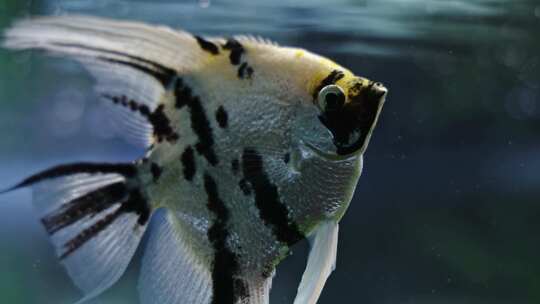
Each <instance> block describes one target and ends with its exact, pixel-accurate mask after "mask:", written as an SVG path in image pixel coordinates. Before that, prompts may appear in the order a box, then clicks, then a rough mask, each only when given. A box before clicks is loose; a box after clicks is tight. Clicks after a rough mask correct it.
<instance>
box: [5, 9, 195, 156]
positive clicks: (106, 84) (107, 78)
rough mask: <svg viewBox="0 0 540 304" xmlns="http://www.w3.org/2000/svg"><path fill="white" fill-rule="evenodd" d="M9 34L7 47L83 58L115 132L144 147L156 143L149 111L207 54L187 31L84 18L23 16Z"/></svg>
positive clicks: (6, 41) (161, 101)
mask: <svg viewBox="0 0 540 304" xmlns="http://www.w3.org/2000/svg"><path fill="white" fill-rule="evenodd" d="M4 38H5V40H4V42H3V45H4V46H5V47H7V48H11V49H17V50H24V49H40V50H45V51H48V52H51V53H52V54H56V55H62V54H65V55H70V56H72V57H73V58H74V59H76V60H77V61H79V62H81V63H82V64H83V66H84V67H85V68H87V69H88V70H89V71H90V73H91V74H92V75H93V76H94V78H95V79H96V85H95V89H96V92H97V94H98V95H99V98H100V100H102V101H104V104H105V105H107V108H106V111H105V112H106V114H107V115H108V116H109V117H110V118H111V119H110V121H111V122H112V124H111V125H112V126H113V127H114V128H115V129H116V130H115V131H116V132H117V133H120V135H122V136H123V137H124V138H126V139H127V140H128V142H130V143H133V144H136V145H138V146H143V147H148V146H149V145H150V144H151V134H152V125H151V123H150V121H149V113H151V112H153V111H154V110H155V108H156V106H157V105H158V104H159V103H164V102H165V100H164V99H165V98H167V96H168V97H169V98H170V95H167V94H165V93H164V92H165V90H166V89H167V88H168V87H169V86H171V85H172V83H173V81H174V79H175V77H177V75H178V74H181V73H184V72H186V71H187V70H188V67H189V68H193V67H194V66H195V65H196V64H197V63H198V62H201V60H200V58H202V55H203V54H204V53H203V51H202V50H201V49H200V47H199V45H198V44H197V41H196V39H195V38H194V37H193V36H192V35H190V34H188V33H186V32H182V31H173V30H171V29H169V28H166V27H157V26H150V25H145V24H141V23H136V22H126V21H112V20H107V19H100V18H93V17H82V16H56V17H38V18H32V19H26V20H21V21H18V22H16V23H14V25H13V26H12V27H11V28H9V29H8V30H6V31H5V33H4Z"/></svg>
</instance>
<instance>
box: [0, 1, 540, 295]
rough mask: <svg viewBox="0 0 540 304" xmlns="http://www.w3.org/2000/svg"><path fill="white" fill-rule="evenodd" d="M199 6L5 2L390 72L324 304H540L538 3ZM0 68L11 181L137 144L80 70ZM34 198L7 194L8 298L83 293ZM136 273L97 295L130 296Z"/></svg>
mask: <svg viewBox="0 0 540 304" xmlns="http://www.w3.org/2000/svg"><path fill="white" fill-rule="evenodd" d="M204 2H205V1H197V0H192V1H191V0H190V1H181V2H180V1H111V0H108V1H103V0H98V1H78V0H76V1H72V0H69V1H68V0H62V1H28V2H17V1H13V3H16V4H10V3H11V2H9V1H8V2H5V3H3V4H5V5H4V6H0V20H2V21H3V22H4V23H2V24H6V23H7V20H13V18H15V17H14V16H26V15H32V14H67V13H76V14H91V15H100V16H108V17H116V18H123V19H136V20H141V21H146V22H151V23H157V24H166V25H169V26H171V27H174V28H184V29H187V30H190V31H193V32H196V33H203V34H208V35H232V34H238V33H241V34H244V33H250V34H255V35H262V36H264V37H268V38H270V39H272V40H276V41H277V42H279V43H280V44H282V45H294V46H300V47H305V48H307V49H310V50H313V51H316V52H318V53H321V54H323V55H326V56H329V57H331V58H333V59H335V60H336V61H337V62H339V63H342V64H343V65H345V66H347V67H349V68H350V69H351V70H353V71H355V72H357V73H359V74H361V75H366V76H368V77H370V78H373V79H377V80H381V81H382V82H384V83H385V84H386V85H387V86H388V87H389V88H390V95H389V98H388V102H387V103H386V105H385V108H384V111H383V115H382V118H381V122H380V125H379V127H378V128H377V131H376V133H375V135H374V139H373V141H372V143H371V145H370V148H369V150H368V152H367V155H366V166H365V171H364V174H363V176H362V178H361V181H360V184H359V187H358V190H357V193H356V195H355V199H354V201H353V202H352V204H351V207H350V210H349V212H348V214H347V215H346V217H345V218H344V220H343V223H342V227H341V229H340V230H341V233H342V234H341V241H340V251H339V261H338V271H337V272H336V273H334V274H333V276H332V279H331V281H330V282H329V284H328V287H327V288H326V289H325V291H324V293H323V296H322V298H321V302H320V303H334V302H338V303H342V302H343V303H349V302H351V301H353V300H354V301H355V302H357V301H358V302H362V303H367V304H369V303H374V304H375V303H465V302H467V303H475V304H476V303H505V304H506V303H508V304H509V303H538V302H539V301H540V292H539V291H538V288H537V286H535V282H538V277H539V273H540V271H538V270H539V269H540V264H539V262H538V259H537V257H536V253H537V252H538V249H540V244H539V242H538V240H537V238H536V237H535V236H531V234H534V233H531V232H534V231H539V230H538V228H540V227H538V223H539V222H540V221H538V214H540V209H539V208H538V206H536V202H537V199H538V196H539V194H540V193H539V189H540V188H539V187H538V186H539V184H540V178H539V175H538V173H537V172H540V171H539V170H540V162H539V161H538V151H539V149H540V145H539V143H538V134H540V120H539V118H540V105H539V102H540V91H539V90H540V40H539V39H538V30H539V29H540V5H539V4H538V3H536V2H535V1H510V0H508V1H505V0H477V1H465V0H461V1H457V0H453V1H438V0H378V1H374V0H371V1H370V0H358V1H353V0H339V1H333V2H331V3H329V2H328V1H322V0H315V1H308V0H302V1H293V0H277V1H272V2H271V1H248V0H238V1H233V0H228V1H219V0H214V1H212V2H211V3H210V5H209V6H207V5H206V4H204ZM10 10H13V11H10ZM2 18H3V19H6V20H3V19H2ZM0 64H2V65H1V67H2V69H1V70H2V72H1V74H0V75H1V76H0V77H1V80H0V102H1V103H0V107H1V108H0V136H1V137H0V138H2V139H3V141H1V142H0V148H1V149H0V163H1V164H2V171H1V172H0V187H4V186H8V185H11V184H13V183H15V182H16V181H17V180H20V179H21V178H22V177H24V176H25V175H28V174H30V173H32V172H36V171H37V170H39V169H43V168H46V167H48V166H50V165H52V164H58V163H62V162H67V161H74V160H101V161H103V160H108V161H126V160H130V159H135V158H137V157H138V156H140V155H141V153H142V151H140V150H134V149H133V147H131V146H129V145H127V144H126V143H123V142H122V141H120V140H118V139H116V138H111V136H112V134H111V132H110V128H109V127H108V125H107V124H106V123H104V121H103V115H102V114H101V109H100V108H98V107H97V106H96V105H95V104H94V103H93V101H94V99H95V96H94V95H93V94H92V93H91V85H92V81H91V79H90V78H89V77H88V75H87V74H85V72H84V71H83V70H82V69H81V67H80V66H78V65H76V64H73V63H67V62H66V61H64V60H62V59H49V58H47V59H44V58H42V57H41V56H37V55H30V54H28V53H24V54H17V55H13V54H8V53H6V52H4V51H0ZM29 200H30V196H29V193H28V192H25V191H21V192H17V193H14V194H10V196H5V197H0V223H3V224H2V230H0V231H1V233H0V249H2V250H3V253H4V254H3V255H2V256H0V270H2V271H0V302H4V301H3V300H4V299H7V300H9V301H11V302H12V303H59V302H60V303H69V302H72V301H73V300H74V299H76V298H77V293H76V291H75V289H74V288H73V287H71V286H70V285H69V283H68V282H69V281H68V279H67V278H66V277H65V275H64V274H63V272H62V270H61V268H60V267H59V266H58V264H57V263H56V262H55V260H54V259H53V257H52V251H51V248H50V246H48V245H47V242H46V241H45V235H44V232H43V231H42V230H41V228H40V227H39V225H38V224H37V221H36V219H35V217H34V216H33V215H31V213H30V208H29V206H30V202H29ZM508 248H514V250H509V249H508ZM305 250H306V248H305V247H300V248H298V249H297V250H296V251H297V252H300V253H303V252H305ZM302 263H303V260H302V257H301V256H300V254H298V255H295V256H294V257H293V258H292V259H291V260H288V261H286V263H285V266H284V267H282V270H283V271H281V272H280V274H279V275H278V280H277V282H276V284H275V292H274V294H273V302H272V303H291V301H292V298H293V297H294V290H295V284H297V279H298V276H299V274H300V272H301V269H302V267H303V264H302ZM35 265H37V266H35ZM135 268H136V267H135ZM290 269H293V270H294V271H292V272H293V274H288V272H287V271H284V270H290ZM527 269H530V270H527ZM134 271H135V270H134ZM135 278H136V275H131V276H128V278H126V279H125V280H124V281H123V282H122V283H121V284H120V285H119V287H118V288H116V289H115V290H114V291H111V292H110V293H108V294H107V295H106V296H105V297H104V301H109V302H111V303H122V302H125V303H131V301H133V299H134V294H135V292H136V291H135V289H134V287H133V286H132V285H133V284H132V283H133V280H134V279H135ZM2 283H5V284H2ZM27 290H35V291H36V295H29V294H28V293H27ZM126 295H127V297H128V299H126ZM2 297H4V298H2Z"/></svg>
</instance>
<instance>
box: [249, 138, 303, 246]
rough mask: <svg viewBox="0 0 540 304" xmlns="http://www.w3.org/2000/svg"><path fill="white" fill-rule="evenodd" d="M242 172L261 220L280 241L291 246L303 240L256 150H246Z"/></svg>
mask: <svg viewBox="0 0 540 304" xmlns="http://www.w3.org/2000/svg"><path fill="white" fill-rule="evenodd" d="M242 171H243V173H244V178H245V179H246V180H247V181H248V182H249V183H250V185H251V188H252V189H253V191H254V192H255V205H256V206H257V208H258V209H259V212H260V215H259V216H260V218H261V220H262V221H263V222H264V224H265V225H266V226H268V227H269V228H271V229H272V231H273V233H274V235H275V236H276V238H277V239H278V241H280V242H282V243H285V244H287V245H289V246H291V245H293V244H295V243H296V242H298V241H299V240H301V239H303V238H304V236H303V234H302V233H301V232H300V230H299V228H298V225H297V224H296V222H295V221H294V220H293V219H292V218H291V217H290V216H289V211H288V209H287V206H286V205H285V203H283V202H282V201H281V200H280V197H279V191H278V187H277V186H276V185H275V184H273V183H272V182H271V181H270V178H269V177H268V175H267V174H266V172H265V170H264V165H263V159H262V157H261V155H260V154H259V153H258V152H257V151H256V150H255V149H253V148H246V149H244V152H243V154H242Z"/></svg>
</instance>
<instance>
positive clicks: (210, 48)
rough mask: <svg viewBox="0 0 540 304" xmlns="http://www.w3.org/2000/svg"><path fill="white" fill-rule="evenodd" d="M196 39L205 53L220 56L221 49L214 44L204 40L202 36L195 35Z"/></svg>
mask: <svg viewBox="0 0 540 304" xmlns="http://www.w3.org/2000/svg"><path fill="white" fill-rule="evenodd" d="M193 37H195V39H196V40H197V43H198V44H199V46H200V47H201V49H203V50H204V51H206V52H208V53H210V54H212V55H218V54H219V48H218V46H217V45H215V44H214V43H213V42H211V41H208V40H206V39H204V38H203V37H201V36H197V35H194V36H193Z"/></svg>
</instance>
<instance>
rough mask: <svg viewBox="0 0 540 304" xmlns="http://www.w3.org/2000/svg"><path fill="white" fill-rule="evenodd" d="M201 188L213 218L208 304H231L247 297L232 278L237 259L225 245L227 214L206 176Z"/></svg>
mask: <svg viewBox="0 0 540 304" xmlns="http://www.w3.org/2000/svg"><path fill="white" fill-rule="evenodd" d="M204 188H205V190H206V193H207V195H208V204H207V207H208V210H210V212H212V213H213V214H214V216H215V219H214V222H213V224H212V226H211V227H210V229H208V240H209V241H210V243H211V244H212V246H213V248H214V264H213V267H212V288H213V295H212V304H235V303H237V302H238V300H239V299H242V298H246V297H247V288H246V287H247V286H245V283H244V282H243V281H242V280H239V279H237V278H236V277H237V276H238V274H239V263H238V256H237V255H236V254H235V253H234V252H232V251H231V249H230V248H229V247H228V246H227V239H228V237H229V231H228V228H227V225H228V222H229V220H230V212H229V210H228V209H227V206H226V205H225V203H224V202H223V200H221V198H220V197H219V193H218V188H217V184H216V182H215V181H214V179H213V178H212V177H211V176H210V175H208V174H205V175H204Z"/></svg>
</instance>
